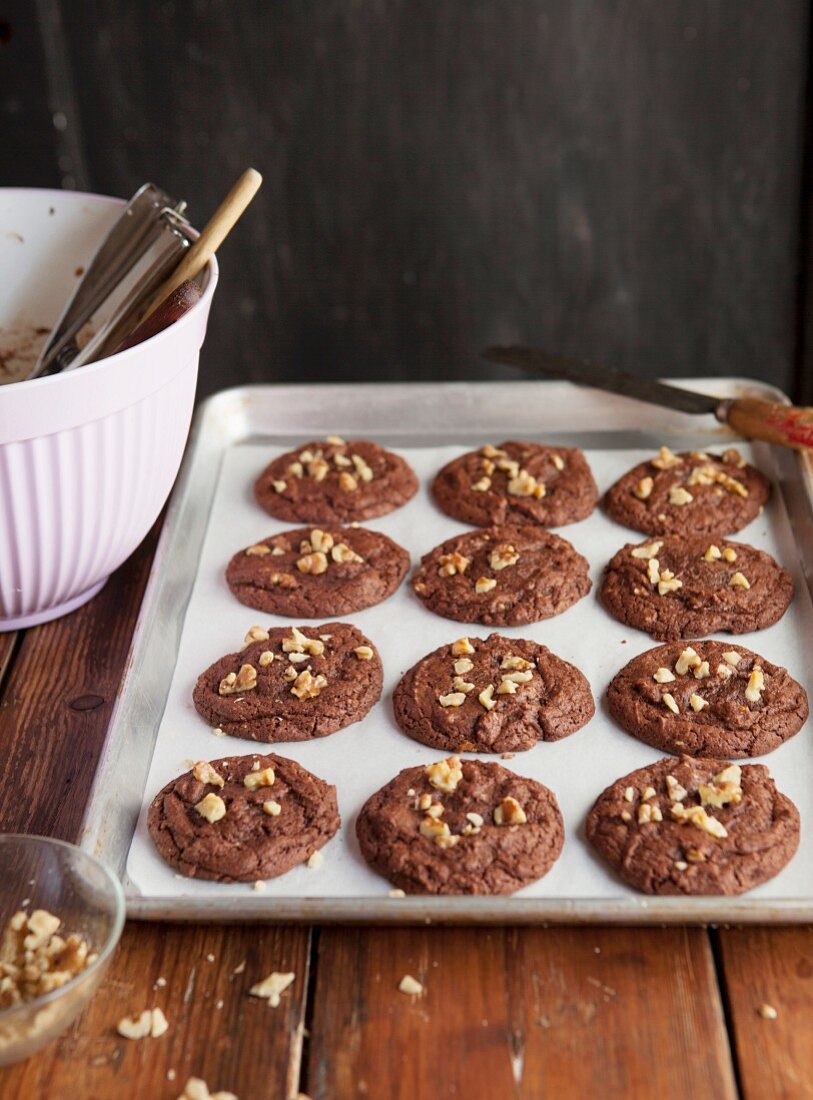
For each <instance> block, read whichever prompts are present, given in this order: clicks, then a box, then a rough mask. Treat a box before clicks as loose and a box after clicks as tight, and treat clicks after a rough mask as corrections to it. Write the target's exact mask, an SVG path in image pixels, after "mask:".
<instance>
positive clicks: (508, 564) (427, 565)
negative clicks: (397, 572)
mask: <svg viewBox="0 0 813 1100" xmlns="http://www.w3.org/2000/svg"><path fill="white" fill-rule="evenodd" d="M587 570H588V564H587V561H586V559H585V558H583V557H582V556H581V554H579V553H577V552H576V551H575V550H574V549H573V547H572V546H571V545H570V543H569V542H567V541H566V540H565V539H563V538H560V537H559V536H558V535H554V534H552V533H551V532H550V531H544V530H543V529H542V528H541V527H532V526H531V525H530V524H525V525H524V526H516V525H514V526H508V527H490V528H487V529H484V530H479V531H470V532H469V533H468V534H465V535H457V536H456V537H455V538H451V539H447V540H446V542H442V543H441V544H440V546H436V547H435V549H434V550H431V551H430V552H429V553H428V554H424V556H423V557H422V558H421V565H420V567H419V568H418V569H417V570H416V572H415V574H414V576H413V578H412V587H413V588H414V589H415V592H416V593H417V594H418V596H420V598H421V599H422V600H423V602H424V603H425V604H426V606H427V607H428V608H429V609H430V611H434V612H435V614H436V615H443V617H444V618H446V619H455V620H457V621H458V622H463V623H486V624H489V625H494V626H517V625H519V624H521V623H533V622H538V621H539V620H540V619H549V618H550V617H551V616H552V615H559V614H561V613H562V612H563V611H566V610H567V608H568V607H570V606H571V605H572V604H574V603H576V601H577V600H580V599H581V598H582V596H586V595H587V593H588V592H589V591H590V587H591V584H590V578H589V577H588V575H587Z"/></svg>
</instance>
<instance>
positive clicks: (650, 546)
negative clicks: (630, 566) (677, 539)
mask: <svg viewBox="0 0 813 1100" xmlns="http://www.w3.org/2000/svg"><path fill="white" fill-rule="evenodd" d="M662 546H663V543H662V542H648V543H647V544H646V546H636V547H635V549H634V550H631V551H630V555H631V556H632V557H633V558H643V559H644V560H645V561H649V560H650V559H651V558H654V557H655V556H656V555H657V553H658V551H659V550H660V548H661V547H662Z"/></svg>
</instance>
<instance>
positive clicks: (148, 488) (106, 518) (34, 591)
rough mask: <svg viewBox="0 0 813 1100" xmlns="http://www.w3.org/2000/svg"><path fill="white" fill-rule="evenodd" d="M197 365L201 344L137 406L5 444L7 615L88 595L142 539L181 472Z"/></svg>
mask: <svg viewBox="0 0 813 1100" xmlns="http://www.w3.org/2000/svg"><path fill="white" fill-rule="evenodd" d="M197 369H198V355H197V352H195V354H194V355H193V356H192V357H191V358H190V359H189V362H188V364H186V365H185V366H184V367H183V368H182V369H181V370H179V371H177V373H175V375H174V376H173V377H172V378H170V379H169V380H168V381H167V383H166V384H165V385H164V386H162V387H161V388H159V389H157V390H155V391H153V392H152V393H151V394H149V395H147V396H146V397H144V398H143V399H142V400H140V401H137V402H135V403H134V404H132V405H128V406H126V407H125V408H122V409H119V410H118V411H116V412H113V413H110V414H108V415H107V416H103V417H101V418H100V419H97V420H91V421H89V422H87V423H84V424H80V425H78V426H77V427H74V428H71V429H69V430H65V431H58V432H55V433H53V434H51V435H45V436H38V437H36V438H33V439H25V440H21V441H19V442H11V443H6V444H2V445H0V516H2V524H3V531H2V533H1V534H0V619H5V620H18V619H20V618H24V617H26V616H32V615H37V614H40V613H42V618H48V617H50V616H48V615H47V612H48V610H49V609H53V608H59V607H62V606H63V605H65V604H67V603H69V602H70V601H76V602H81V600H79V599H78V597H80V596H81V595H82V594H83V593H86V592H88V591H89V590H91V589H93V588H94V587H96V586H98V585H99V584H101V583H103V582H104V580H105V579H106V578H107V577H108V576H109V575H110V573H111V572H112V571H113V570H114V569H116V568H117V567H118V566H119V565H120V564H121V563H122V562H123V561H124V560H125V559H126V558H127V557H128V556H129V555H130V554H131V553H132V552H133V550H134V549H135V548H136V547H137V546H138V544H139V543H140V542H141V540H142V539H143V538H144V535H145V534H146V533H147V531H148V530H149V529H150V527H151V526H152V524H153V522H154V521H155V519H156V517H157V516H158V513H159V512H160V511H161V508H162V507H163V505H164V502H165V500H166V499H167V496H168V495H169V492H170V489H171V488H172V484H173V482H174V480H175V477H176V475H177V473H178V468H179V466H180V462H181V457H182V455H183V451H184V446H185V444H186V438H187V435H188V432H189V424H190V420H191V416H192V407H193V402H194V396H195V383H196V380H197ZM0 628H2V622H0Z"/></svg>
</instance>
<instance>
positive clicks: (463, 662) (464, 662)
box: [453, 657, 474, 676]
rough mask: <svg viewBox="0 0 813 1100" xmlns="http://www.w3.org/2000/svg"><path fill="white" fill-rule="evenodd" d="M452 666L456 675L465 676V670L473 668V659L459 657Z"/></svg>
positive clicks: (468, 670) (469, 670)
mask: <svg viewBox="0 0 813 1100" xmlns="http://www.w3.org/2000/svg"><path fill="white" fill-rule="evenodd" d="M453 667H454V670H455V673H456V675H458V676H465V674H466V673H467V672H471V670H472V669H473V668H474V661H470V660H469V658H468V657H461V658H460V660H459V661H455V663H454V666H453Z"/></svg>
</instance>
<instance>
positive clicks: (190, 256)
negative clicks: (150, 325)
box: [141, 168, 263, 323]
mask: <svg viewBox="0 0 813 1100" xmlns="http://www.w3.org/2000/svg"><path fill="white" fill-rule="evenodd" d="M262 181H263V178H262V176H261V175H260V173H259V172H257V171H255V169H254V168H247V169H246V170H245V172H243V174H242V176H241V177H240V178H239V180H238V181H237V183H235V185H234V186H233V187H232V189H231V191H229V193H228V195H226V197H225V198H224V199H223V201H222V202H221V204H220V206H218V208H217V210H215V212H214V214H212V216H211V218H210V219H209V221H208V222H207V223H206V225H205V226H204V227H203V229H202V230H201V233H200V236H199V237H198V239H197V240H196V241H195V242H194V244H192V245H190V247H189V248H188V249H187V250H186V252H185V253H184V256H183V259H182V260H181V262H180V263H179V264H178V266H177V267H176V268H175V270H174V271H173V272H172V274H171V275H170V276H169V278H168V279H166V280H165V281H164V282H163V283H162V284H161V286H159V288H158V290H156V292H155V294H153V296H152V298H150V300H149V302H148V304H147V308H146V310H145V311H144V312H143V314H142V315H141V323H143V321H144V320H145V318H147V317H149V315H150V314H151V313H152V312H153V310H154V309H155V308H156V307H157V306H158V305H160V304H161V302H163V301H165V299H167V298H168V297H169V295H170V294H172V292H173V291H174V290H177V289H178V287H179V286H180V285H181V283H185V282H186V281H187V280H188V279H194V278H195V276H196V275H199V274H200V272H201V271H202V270H203V269H204V267H205V266H206V264H207V263H208V262H209V260H211V258H212V256H213V255H214V254H215V252H216V251H217V250H218V248H219V247H220V245H221V244H222V243H223V241H224V240H225V239H226V237H227V236H228V235H229V233H230V232H231V230H232V228H233V226H234V224H235V223H236V222H237V220H238V218H239V217H240V215H241V214H242V213H243V211H244V210H245V208H246V207H247V206H248V204H249V203H250V202H251V200H252V199H253V198H254V196H255V195H256V194H257V191H258V190H259V187H260V184H261V183H262Z"/></svg>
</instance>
